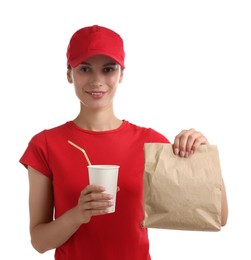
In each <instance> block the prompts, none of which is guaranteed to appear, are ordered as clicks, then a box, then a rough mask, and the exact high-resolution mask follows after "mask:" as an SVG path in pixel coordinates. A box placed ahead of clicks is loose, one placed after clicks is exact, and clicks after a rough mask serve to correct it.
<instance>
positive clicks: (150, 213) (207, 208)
mask: <svg viewBox="0 0 251 260" xmlns="http://www.w3.org/2000/svg"><path fill="white" fill-rule="evenodd" d="M144 154H145V166H144V220H143V222H142V225H143V227H148V228H163V229H177V230H194V231H196V230H197V231H219V230H220V229H221V183H222V182H221V180H222V178H221V167H220V160H219V155H218V149H217V146H215V145H201V146H200V147H199V148H198V149H197V150H196V152H195V153H194V154H193V155H192V156H190V157H189V158H181V157H179V156H176V155H175V154H174V153H173V148H172V145H171V144H163V143H146V144H145V145H144Z"/></svg>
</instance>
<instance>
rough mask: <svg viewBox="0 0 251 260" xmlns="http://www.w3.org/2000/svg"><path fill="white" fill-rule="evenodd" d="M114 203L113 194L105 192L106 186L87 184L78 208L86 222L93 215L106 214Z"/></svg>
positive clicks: (80, 197)
mask: <svg viewBox="0 0 251 260" xmlns="http://www.w3.org/2000/svg"><path fill="white" fill-rule="evenodd" d="M112 205H113V201H112V195H111V194H107V193H105V189H104V187H102V186H96V185H88V186H86V188H85V189H84V190H82V192H81V194H80V196H79V200H78V208H79V210H80V211H81V215H82V217H83V219H84V221H85V222H88V221H89V220H90V218H91V217H92V216H97V215H103V214H106V213H107V212H108V208H109V207H111V206H112Z"/></svg>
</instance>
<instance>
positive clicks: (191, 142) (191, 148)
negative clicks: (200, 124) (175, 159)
mask: <svg viewBox="0 0 251 260" xmlns="http://www.w3.org/2000/svg"><path fill="white" fill-rule="evenodd" d="M201 144H208V141H207V138H206V137H205V136H204V135H203V134H201V133H200V132H198V131H196V130H195V129H193V128H191V129H189V130H182V131H181V132H180V133H179V134H178V135H176V137H175V139H174V143H173V151H174V153H175V154H176V155H179V156H180V157H186V158H187V157H189V156H190V155H192V154H193V153H194V152H195V151H196V149H197V148H198V147H199V146H200V145H201Z"/></svg>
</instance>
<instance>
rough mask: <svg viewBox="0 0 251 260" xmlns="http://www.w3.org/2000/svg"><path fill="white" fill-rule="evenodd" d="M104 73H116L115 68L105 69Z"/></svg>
mask: <svg viewBox="0 0 251 260" xmlns="http://www.w3.org/2000/svg"><path fill="white" fill-rule="evenodd" d="M103 71H104V72H105V73H109V72H112V71H114V68H113V67H105V68H104V69H103Z"/></svg>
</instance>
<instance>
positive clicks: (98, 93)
mask: <svg viewBox="0 0 251 260" xmlns="http://www.w3.org/2000/svg"><path fill="white" fill-rule="evenodd" d="M87 93H88V94H89V95H91V96H92V97H93V98H101V97H103V96H104V95H105V93H106V92H104V91H87Z"/></svg>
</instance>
